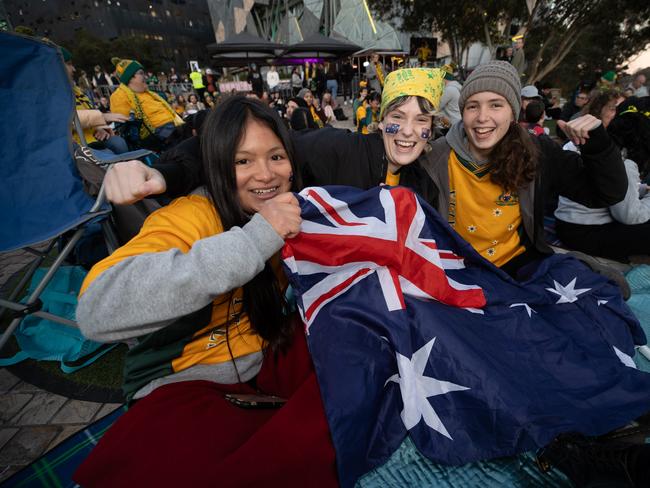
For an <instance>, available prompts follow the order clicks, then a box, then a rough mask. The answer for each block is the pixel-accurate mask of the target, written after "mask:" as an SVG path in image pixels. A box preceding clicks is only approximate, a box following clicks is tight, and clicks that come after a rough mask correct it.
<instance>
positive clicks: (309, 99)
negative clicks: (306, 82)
mask: <svg viewBox="0 0 650 488" xmlns="http://www.w3.org/2000/svg"><path fill="white" fill-rule="evenodd" d="M298 98H302V99H303V100H304V101H305V103H306V104H307V108H308V109H309V112H310V113H311V117H312V119H313V120H314V123H315V124H316V125H317V126H318V128H319V129H322V128H323V127H325V122H326V119H327V117H326V116H325V114H324V113H323V111H322V110H320V107H316V105H315V104H314V94H313V93H312V92H311V90H308V89H307V88H303V89H302V90H300V92H298Z"/></svg>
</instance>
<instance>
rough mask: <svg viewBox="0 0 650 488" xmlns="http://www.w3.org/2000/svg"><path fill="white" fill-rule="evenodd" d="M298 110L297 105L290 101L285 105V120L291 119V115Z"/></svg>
mask: <svg viewBox="0 0 650 488" xmlns="http://www.w3.org/2000/svg"><path fill="white" fill-rule="evenodd" d="M297 108H298V104H297V103H296V102H294V101H293V100H290V101H289V102H288V103H287V119H290V118H291V115H292V114H293V111H294V110H295V109H297Z"/></svg>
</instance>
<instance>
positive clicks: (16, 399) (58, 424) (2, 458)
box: [0, 251, 119, 482]
mask: <svg viewBox="0 0 650 488" xmlns="http://www.w3.org/2000/svg"><path fill="white" fill-rule="evenodd" d="M31 259H32V256H31V255H30V254H29V253H26V252H20V251H19V252H14V253H3V254H0V287H2V285H4V283H5V282H6V281H7V280H8V279H9V278H10V277H11V276H12V275H13V274H14V273H16V272H17V271H18V270H20V269H21V268H22V267H24V266H25V265H26V264H27V263H29V261H30V260H31ZM118 406H119V404H116V403H107V404H104V403H93V402H82V401H79V400H72V399H69V398H65V397H62V396H60V395H55V394H53V393H49V392H47V391H44V390H41V389H39V388H37V387H35V386H32V385H30V384H29V383H25V382H24V381H21V380H20V379H18V378H17V377H16V376H14V375H13V374H11V373H10V372H9V371H8V370H7V369H5V368H1V369H0V482H2V481H4V480H6V479H7V478H8V477H9V476H11V475H12V474H13V473H15V472H16V471H19V470H20V469H21V468H23V467H24V466H26V465H28V464H29V463H31V462H32V461H34V460H35V459H37V458H38V457H40V456H41V455H43V454H45V453H46V452H47V451H49V450H50V449H51V448H53V447H54V446H56V445H57V444H58V443H60V442H61V441H63V440H64V439H66V438H67V437H69V436H70V435H72V434H74V433H75V432H77V431H78V430H80V429H83V428H84V427H85V426H86V425H88V424H90V423H92V422H94V421H95V420H98V419H100V418H101V417H103V416H104V415H107V414H108V413H110V412H111V411H113V410H114V409H116V408H117V407H118Z"/></svg>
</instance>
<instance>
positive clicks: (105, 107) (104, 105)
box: [97, 97, 111, 114]
mask: <svg viewBox="0 0 650 488" xmlns="http://www.w3.org/2000/svg"><path fill="white" fill-rule="evenodd" d="M97 108H98V109H99V111H100V112H101V113H103V114H105V113H107V112H110V111H111V104H110V102H109V101H108V98H106V97H99V105H98V106H97Z"/></svg>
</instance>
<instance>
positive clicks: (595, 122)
mask: <svg viewBox="0 0 650 488" xmlns="http://www.w3.org/2000/svg"><path fill="white" fill-rule="evenodd" d="M600 124H602V121H601V120H600V119H597V118H596V117H594V116H593V115H589V114H587V115H583V116H581V117H578V118H576V119H573V120H570V121H569V122H564V121H563V120H558V121H557V125H558V126H559V127H560V129H562V132H564V134H565V135H566V136H567V137H568V138H569V139H571V141H573V143H574V144H575V145H576V146H579V145H581V144H584V143H586V142H587V139H589V131H592V130H594V129H595V128H597V127H598V126H600Z"/></svg>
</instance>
